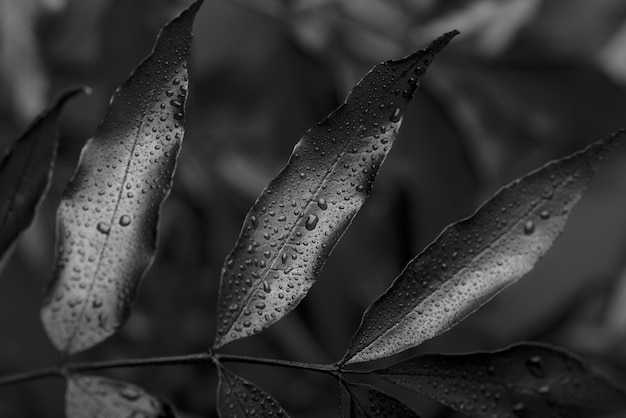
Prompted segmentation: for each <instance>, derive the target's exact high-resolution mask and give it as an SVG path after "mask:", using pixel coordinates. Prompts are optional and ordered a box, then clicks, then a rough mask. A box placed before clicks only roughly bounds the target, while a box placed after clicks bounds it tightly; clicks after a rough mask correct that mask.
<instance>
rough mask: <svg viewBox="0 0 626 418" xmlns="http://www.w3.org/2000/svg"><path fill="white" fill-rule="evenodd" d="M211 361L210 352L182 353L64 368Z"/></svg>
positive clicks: (101, 367)
mask: <svg viewBox="0 0 626 418" xmlns="http://www.w3.org/2000/svg"><path fill="white" fill-rule="evenodd" d="M208 363H213V356H212V355H211V353H197V354H184V355H180V356H167V357H150V358H137V359H121V360H109V361H97V362H85V363H73V364H68V365H67V366H66V367H65V369H66V370H67V371H69V372H84V371H91V370H104V369H116V368H120V367H145V366H175V365H182V364H208Z"/></svg>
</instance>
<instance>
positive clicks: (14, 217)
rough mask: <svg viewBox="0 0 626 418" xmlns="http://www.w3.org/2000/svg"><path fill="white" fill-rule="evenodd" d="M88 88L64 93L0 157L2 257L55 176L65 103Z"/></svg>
mask: <svg viewBox="0 0 626 418" xmlns="http://www.w3.org/2000/svg"><path fill="white" fill-rule="evenodd" d="M84 91H85V88H84V87H79V88H73V89H70V90H68V91H66V92H65V93H63V94H62V95H61V97H59V99H57V101H56V103H55V104H53V105H52V107H50V108H49V109H47V110H46V111H45V112H43V113H42V114H41V115H39V116H38V117H37V119H35V120H34V121H33V123H32V124H31V125H30V126H29V127H28V129H27V130H26V132H24V133H23V134H22V135H21V136H20V137H19V138H18V139H17V140H16V141H15V142H14V143H13V144H12V145H10V146H9V148H8V149H7V151H6V153H5V154H4V156H3V157H2V160H0V259H1V258H2V257H3V256H4V255H5V253H6V251H7V250H8V249H9V248H10V247H11V245H12V244H13V242H14V241H15V240H16V239H17V237H18V236H19V234H20V233H21V232H22V231H23V230H24V229H26V227H28V225H30V223H31V221H32V220H33V218H34V217H35V213H36V211H37V208H38V206H39V204H40V203H41V201H42V200H43V198H44V196H45V194H46V192H47V190H48V185H49V183H50V179H51V178H52V167H53V165H54V158H55V155H56V149H57V143H58V133H57V120H58V118H59V115H60V114H61V110H62V109H63V106H64V105H65V103H66V102H67V101H68V100H69V99H70V98H72V97H74V96H76V95H77V94H78V93H80V92H84Z"/></svg>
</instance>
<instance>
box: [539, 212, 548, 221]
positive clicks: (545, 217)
mask: <svg viewBox="0 0 626 418" xmlns="http://www.w3.org/2000/svg"><path fill="white" fill-rule="evenodd" d="M539 216H541V219H543V220H546V219H550V212H548V211H547V210H543V211H541V213H540V214H539Z"/></svg>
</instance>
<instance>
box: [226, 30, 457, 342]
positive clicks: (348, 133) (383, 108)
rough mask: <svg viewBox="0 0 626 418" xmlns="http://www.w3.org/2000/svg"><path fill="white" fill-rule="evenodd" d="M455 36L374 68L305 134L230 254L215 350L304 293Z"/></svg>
mask: <svg viewBox="0 0 626 418" xmlns="http://www.w3.org/2000/svg"><path fill="white" fill-rule="evenodd" d="M456 33H457V32H450V33H448V34H445V35H443V36H442V37H440V38H439V39H437V40H435V41H434V42H433V43H432V44H431V45H430V46H429V47H428V48H427V49H426V50H421V51H418V52H416V53H414V54H412V55H410V56H408V57H406V58H404V59H401V60H398V61H388V62H385V63H383V64H379V65H377V66H375V67H374V68H373V69H372V70H371V71H370V72H369V73H368V74H367V75H366V76H365V77H364V78H363V79H362V80H361V81H360V82H359V84H358V85H357V86H356V87H355V88H354V89H353V90H352V92H350V94H349V95H348V97H347V99H346V101H345V103H344V104H342V105H341V106H340V107H338V108H337V109H336V110H335V111H334V112H333V113H331V114H330V115H329V116H328V117H327V118H326V119H324V120H323V121H322V122H320V123H318V124H317V125H315V126H313V127H312V128H311V129H309V130H308V131H307V132H306V133H305V134H304V136H303V137H302V139H301V140H300V142H298V144H297V145H296V146H295V148H294V151H293V154H292V155H291V158H290V160H289V163H288V164H287V166H286V167H285V168H284V169H283V170H282V171H281V172H280V174H278V176H277V177H276V178H274V179H273V180H272V181H271V183H270V184H269V186H268V187H267V188H266V189H265V190H264V191H263V193H262V194H261V196H260V197H259V198H258V199H257V201H256V203H255V204H254V206H253V207H252V209H251V210H250V212H249V213H248V215H247V216H246V219H245V221H244V224H243V227H242V230H241V234H240V236H239V239H238V240H237V243H236V244H235V248H234V249H233V250H232V252H231V253H230V255H229V256H228V257H227V258H226V261H225V264H224V268H223V270H222V277H221V283H220V294H219V302H218V329H217V336H216V342H215V347H220V346H222V345H224V344H226V343H228V342H230V341H232V340H236V339H239V338H243V337H246V336H249V335H252V334H255V333H258V332H260V331H261V330H262V329H264V328H265V327H267V326H269V325H271V324H273V323H274V322H276V321H278V320H279V319H280V318H282V317H283V316H285V315H286V314H287V313H289V312H290V311H291V310H293V309H294V308H295V307H296V306H297V305H298V303H299V302H300V301H301V300H302V298H303V297H304V296H305V295H306V293H307V292H308V290H309V288H310V287H311V286H312V285H313V283H315V280H316V279H317V277H318V275H319V273H320V271H321V269H322V267H323V265H324V263H325V261H326V259H327V258H328V256H329V254H330V252H331V251H332V250H333V248H334V247H335V245H336V244H337V242H338V241H339V239H340V238H341V236H342V235H343V233H344V232H345V230H346V229H347V228H348V226H349V225H350V223H351V222H352V219H353V218H354V216H355V215H356V213H357V212H358V210H359V209H360V207H361V205H362V204H363V202H364V201H365V199H366V197H367V196H368V195H369V193H370V191H371V188H372V183H373V181H374V179H375V177H376V174H377V173H378V170H379V168H380V165H381V164H382V162H383V161H384V159H385V157H386V156H387V153H388V152H389V149H390V148H391V145H392V143H393V141H394V139H395V137H396V134H397V132H398V129H399V127H400V123H401V119H402V114H403V112H404V110H405V108H406V106H407V104H408V103H409V101H410V99H411V98H412V97H413V93H414V92H415V89H416V88H417V86H418V82H419V77H420V76H421V75H422V74H423V73H424V71H425V70H426V68H427V67H428V65H429V64H430V62H431V61H432V60H433V58H434V57H435V55H436V54H437V53H438V52H440V51H441V50H442V49H443V48H444V47H445V46H446V45H447V44H448V42H449V41H450V40H451V39H452V38H453V37H454V36H455V35H456Z"/></svg>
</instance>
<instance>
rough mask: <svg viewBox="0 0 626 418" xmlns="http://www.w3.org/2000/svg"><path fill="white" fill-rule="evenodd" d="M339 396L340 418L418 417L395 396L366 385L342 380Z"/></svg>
mask: <svg viewBox="0 0 626 418" xmlns="http://www.w3.org/2000/svg"><path fill="white" fill-rule="evenodd" d="M340 398H341V403H340V407H341V411H340V413H341V418H380V417H388V418H419V415H417V414H416V413H415V412H414V411H413V410H412V409H410V408H409V407H408V406H406V405H405V404H403V403H402V402H400V401H399V400H397V399H396V398H394V397H392V396H389V395H387V394H386V393H384V392H381V391H380V390H378V389H376V388H374V387H371V386H368V385H355V384H352V383H347V382H343V383H342V385H341V396H340Z"/></svg>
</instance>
